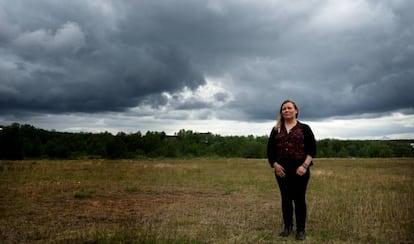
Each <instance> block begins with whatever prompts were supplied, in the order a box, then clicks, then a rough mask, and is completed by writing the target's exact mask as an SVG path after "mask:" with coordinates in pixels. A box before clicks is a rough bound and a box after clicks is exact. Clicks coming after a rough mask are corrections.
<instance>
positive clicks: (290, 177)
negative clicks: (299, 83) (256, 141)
mask: <svg viewBox="0 0 414 244" xmlns="http://www.w3.org/2000/svg"><path fill="white" fill-rule="evenodd" d="M298 115H299V109H298V106H297V105H296V103H295V102H294V101H291V100H286V101H284V102H283V103H282V105H281V106H280V111H279V118H278V121H277V123H276V125H275V126H274V127H273V128H272V131H271V133H270V136H269V141H268V144H267V157H268V161H269V164H270V166H271V167H272V168H274V171H275V177H276V180H277V183H278V185H279V189H280V194H281V196H282V213H283V222H284V229H283V231H282V232H281V233H280V236H283V237H287V236H289V235H290V233H291V232H292V228H293V211H295V215H296V239H297V240H304V239H305V223H306V200H305V195H306V187H307V185H308V181H309V177H310V166H311V165H312V164H313V163H312V159H313V157H314V156H315V154H316V141H315V137H314V135H313V132H312V130H311V128H310V127H309V126H308V125H307V124H303V123H301V122H299V121H298V120H297V117H298Z"/></svg>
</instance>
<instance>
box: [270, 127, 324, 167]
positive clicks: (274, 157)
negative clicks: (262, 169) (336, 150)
mask: <svg viewBox="0 0 414 244" xmlns="http://www.w3.org/2000/svg"><path fill="white" fill-rule="evenodd" d="M315 154H316V141H315V137H314V135H313V132H312V130H311V128H310V127H309V126H308V125H307V124H303V123H300V122H299V121H298V122H297V124H296V125H295V126H294V127H293V128H292V129H291V130H290V132H289V133H288V132H287V131H286V128H285V127H284V126H282V127H281V128H280V132H278V131H277V129H276V128H273V129H272V131H271V133H270V136H269V141H268V144H267V157H268V161H269V164H270V166H271V167H273V163H274V162H278V163H279V164H281V165H282V166H284V167H288V168H292V169H295V168H296V167H298V166H299V165H301V164H302V163H303V162H304V160H305V159H306V156H307V155H310V156H311V157H312V158H313V157H314V156H315ZM311 165H312V163H311Z"/></svg>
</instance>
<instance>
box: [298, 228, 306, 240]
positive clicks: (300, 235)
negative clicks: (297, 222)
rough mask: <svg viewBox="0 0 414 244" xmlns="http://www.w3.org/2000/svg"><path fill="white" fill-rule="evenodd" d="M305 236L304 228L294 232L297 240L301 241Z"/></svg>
mask: <svg viewBox="0 0 414 244" xmlns="http://www.w3.org/2000/svg"><path fill="white" fill-rule="evenodd" d="M305 238H306V236H305V231H304V230H300V231H298V232H296V240H299V241H303V240H305Z"/></svg>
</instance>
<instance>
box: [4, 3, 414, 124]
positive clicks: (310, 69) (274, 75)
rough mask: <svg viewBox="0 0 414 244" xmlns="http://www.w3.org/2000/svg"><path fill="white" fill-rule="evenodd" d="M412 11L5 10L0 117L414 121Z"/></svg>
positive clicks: (219, 7)
mask: <svg viewBox="0 0 414 244" xmlns="http://www.w3.org/2000/svg"><path fill="white" fill-rule="evenodd" d="M412 12H414V2H413V1H409V0H405V1H404V0H401V1H388V0H379V1H370V0H353V1H339V0H338V1H326V0H312V1H308V0H307V1H304V0H303V1H294V2H292V1H270V0H269V1H259V2H258V1H249V0H246V1H239V0H210V1H190V0H184V1H174V2H171V1H167V0H160V1H152V0H141V1H122V0H121V1H110V0H102V1H81V0H74V1H68V2H62V1H51V0H39V1H23V0H14V1H7V0H0V116H3V117H7V116H13V119H16V120H18V119H19V117H20V116H24V117H26V118H27V116H29V117H30V116H32V115H34V114H35V115H36V116H39V115H41V114H52V115H53V114H61V115H62V114H73V113H84V114H89V115H93V114H100V115H102V114H105V113H113V112H118V113H123V112H124V113H128V114H129V115H128V116H149V117H151V116H152V117H153V118H154V119H156V118H173V119H175V120H180V119H182V120H185V119H188V118H192V119H218V120H221V119H222V120H233V121H243V122H248V121H256V122H260V121H268V120H273V119H275V117H276V116H277V110H278V106H279V104H280V103H281V102H282V101H283V100H285V99H287V98H291V99H294V100H296V101H297V102H298V104H299V105H300V109H301V117H302V118H303V119H306V120H311V121H320V120H323V119H326V118H338V117H339V118H341V117H343V118H347V117H354V118H358V117H367V116H368V117H373V118H375V117H380V116H385V115H387V114H392V113H395V112H398V113H401V114H404V115H407V116H411V115H413V114H414V96H413V95H412V94H414V25H413V23H414V17H413V15H412Z"/></svg>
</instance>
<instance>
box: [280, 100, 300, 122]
mask: <svg viewBox="0 0 414 244" xmlns="http://www.w3.org/2000/svg"><path fill="white" fill-rule="evenodd" d="M297 114H298V111H297V110H296V108H295V105H294V104H293V103H291V102H287V103H285V104H283V106H282V116H283V119H294V118H296V115H297Z"/></svg>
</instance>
